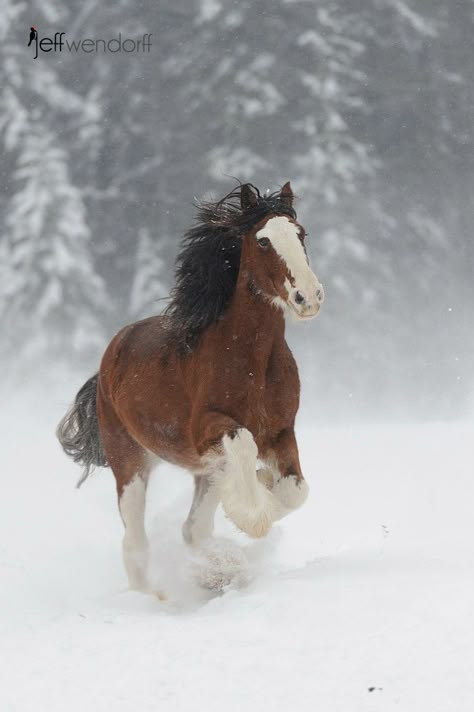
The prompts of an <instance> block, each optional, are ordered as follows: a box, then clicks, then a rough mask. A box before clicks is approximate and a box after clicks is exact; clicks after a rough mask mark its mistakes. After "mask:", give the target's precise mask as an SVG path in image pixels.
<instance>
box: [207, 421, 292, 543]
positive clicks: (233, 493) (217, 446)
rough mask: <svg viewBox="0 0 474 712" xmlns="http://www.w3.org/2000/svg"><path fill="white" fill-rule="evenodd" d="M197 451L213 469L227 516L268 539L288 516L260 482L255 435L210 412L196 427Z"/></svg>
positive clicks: (247, 529)
mask: <svg viewBox="0 0 474 712" xmlns="http://www.w3.org/2000/svg"><path fill="white" fill-rule="evenodd" d="M193 431H194V440H195V445H196V448H197V450H198V452H199V454H200V455H201V457H202V458H203V460H208V462H209V465H210V467H211V468H212V469H213V471H214V474H213V475H212V478H213V481H214V483H215V484H216V486H217V488H218V491H219V495H220V499H221V501H222V506H223V508H224V511H225V513H226V514H227V516H228V517H229V519H231V520H232V521H233V522H234V524H235V525H236V526H237V527H238V528H239V529H241V530H242V531H243V532H245V533H246V534H248V535H249V536H251V537H262V536H265V535H266V534H267V533H268V531H269V529H270V528H271V526H272V524H273V522H274V521H276V520H277V519H280V517H282V516H284V514H285V513H286V512H285V511H284V508H283V507H282V505H281V503H280V501H279V500H278V499H277V498H276V497H274V496H273V494H272V492H270V491H269V490H268V489H267V488H266V487H265V485H263V484H262V483H261V482H260V481H259V479H258V478H257V467H256V466H257V454H258V450H257V445H256V443H255V440H254V438H253V435H252V433H251V432H250V431H249V430H247V428H243V427H242V426H240V425H239V424H238V423H237V422H235V421H234V420H233V419H232V418H229V417H228V416H226V415H223V414H222V413H217V412H214V411H210V412H207V413H204V414H200V415H199V418H196V420H195V421H194V424H193Z"/></svg>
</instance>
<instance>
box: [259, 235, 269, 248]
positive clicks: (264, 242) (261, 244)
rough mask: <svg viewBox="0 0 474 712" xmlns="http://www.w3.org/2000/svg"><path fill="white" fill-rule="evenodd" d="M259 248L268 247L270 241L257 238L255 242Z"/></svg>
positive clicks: (266, 238) (265, 238) (264, 238)
mask: <svg viewBox="0 0 474 712" xmlns="http://www.w3.org/2000/svg"><path fill="white" fill-rule="evenodd" d="M257 242H258V244H259V245H260V247H268V245H269V244H270V239H269V238H268V237H259V238H258V240H257Z"/></svg>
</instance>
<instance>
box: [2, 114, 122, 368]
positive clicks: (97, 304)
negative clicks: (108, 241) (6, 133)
mask: <svg viewBox="0 0 474 712" xmlns="http://www.w3.org/2000/svg"><path fill="white" fill-rule="evenodd" d="M13 178H14V179H15V181H16V183H17V190H16V191H15V193H14V195H13V196H12V198H11V200H10V201H9V204H8V206H7V212H6V219H5V225H4V235H3V239H2V246H1V255H2V263H3V270H4V271H5V273H6V278H5V279H3V280H2V282H1V283H0V306H1V311H0V318H1V320H2V328H3V339H4V341H3V346H4V348H6V350H7V355H8V354H15V353H18V352H21V353H22V356H23V357H24V358H26V359H27V360H29V359H30V358H31V357H33V356H34V357H38V356H40V357H41V356H45V355H49V356H53V355H54V357H55V359H57V360H63V359H70V360H72V361H76V362H79V361H80V359H82V358H84V355H90V354H91V352H92V353H95V351H96V350H97V349H98V348H99V347H100V346H101V345H103V341H104V335H103V331H102V325H101V321H100V317H101V315H102V314H103V313H104V311H106V310H107V308H108V300H107V296H106V290H105V286H104V283H103V280H102V279H101V278H100V277H99V276H98V275H97V274H96V273H95V271H94V265H93V263H92V259H91V253H90V249H89V242H90V231H89V229H88V227H87V224H86V221H85V217H86V216H85V209H84V204H83V200H82V197H81V194H80V191H79V190H78V189H77V188H75V187H74V186H73V185H72V184H71V181H70V176H69V170H68V165H67V156H66V154H65V153H64V151H63V150H62V149H61V148H60V147H58V146H57V143H56V141H55V138H54V137H53V136H52V134H51V133H50V132H49V131H48V130H47V129H46V128H45V127H44V126H42V125H41V124H40V123H38V124H36V125H35V126H34V127H33V126H32V127H30V133H29V135H28V136H26V137H25V139H24V142H23V145H22V148H21V151H20V152H19V155H18V159H17V167H16V170H15V173H14V175H13Z"/></svg>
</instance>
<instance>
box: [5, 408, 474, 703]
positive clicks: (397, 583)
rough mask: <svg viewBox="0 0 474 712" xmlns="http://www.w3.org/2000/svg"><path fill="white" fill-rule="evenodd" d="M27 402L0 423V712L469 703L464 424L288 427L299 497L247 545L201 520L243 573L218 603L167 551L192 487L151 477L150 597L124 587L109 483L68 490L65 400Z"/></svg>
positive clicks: (173, 551)
mask: <svg viewBox="0 0 474 712" xmlns="http://www.w3.org/2000/svg"><path fill="white" fill-rule="evenodd" d="M27 406H28V407H26V406H25V405H24V406H23V407H20V406H18V407H14V406H11V407H10V410H9V412H6V411H4V412H3V414H2V416H1V421H0V426H1V432H2V454H1V459H2V462H1V471H2V481H3V488H2V494H1V497H0V611H1V614H0V659H1V661H2V663H1V665H0V709H1V710H2V712H29V711H30V710H31V711H33V710H34V711H35V712H37V711H38V710H45V711H46V710H47V712H56V711H57V712H65V711H67V712H75V711H76V710H80V711H81V712H83V711H84V710H93V711H94V712H105V711H108V710H114V712H132V711H133V712H148V711H150V712H151V711H155V710H160V711H161V710H173V712H175V711H176V712H180V711H181V710H186V711H187V710H194V709H196V710H199V709H205V710H209V711H210V712H212V711H213V710H223V709H225V710H226V711H227V710H229V711H233V710H242V709H245V710H251V711H252V712H253V710H264V709H265V710H267V709H268V710H272V711H273V710H285V712H287V710H289V709H291V710H318V709H319V710H321V711H322V712H337V711H339V710H340V711H341V712H359V711H360V712H371V711H372V710H377V711H380V710H383V712H386V711H387V712H388V711H390V710H403V711H404V712H410V711H411V710H413V711H414V712H415V711H416V712H419V711H420V710H429V712H438V711H439V712H447V711H449V710H455V711H456V712H464V711H465V712H467V711H468V710H469V711H470V710H472V709H473V704H474V676H473V675H472V662H473V659H474V658H473V643H474V608H473V598H472V592H473V584H474V574H473V564H474V556H473V541H474V537H473V534H474V519H473V517H472V501H473V494H474V477H473V467H472V466H473V453H472V447H471V445H470V443H471V442H472V424H470V423H465V424H459V423H458V424H436V425H412V426H410V425H405V426H383V427H382V426H377V427H375V426H372V427H368V426H367V427H357V428H355V427H352V428H345V429H344V428H338V429H330V428H328V429H319V428H318V429H317V428H311V427H310V426H309V425H308V424H302V426H301V427H300V428H299V441H300V447H301V453H302V463H303V469H304V471H305V473H306V476H307V478H308V479H309V481H310V485H311V494H310V498H309V500H308V502H307V503H306V505H305V506H304V507H303V509H302V510H301V511H300V512H298V513H295V514H293V515H291V516H290V517H288V518H287V519H286V520H284V521H282V522H281V523H279V524H278V525H276V526H275V527H274V529H273V530H272V532H271V533H270V535H269V536H268V538H267V539H266V540H265V541H256V542H255V541H250V540H249V539H247V538H246V537H245V536H244V535H242V534H238V533H236V532H235V531H234V530H233V528H232V526H231V525H230V523H229V522H228V521H226V520H225V519H224V517H223V515H222V514H221V513H220V514H219V517H218V522H217V533H218V535H219V537H228V538H230V539H231V540H232V542H233V544H232V547H231V549H230V550H231V551H233V552H234V554H235V552H236V551H238V550H237V549H236V548H235V547H236V544H238V545H239V547H241V548H242V550H243V551H245V553H246V555H247V557H248V559H249V561H250V574H251V580H249V581H248V580H246V579H245V580H241V579H239V584H238V585H235V586H233V585H232V584H231V585H230V586H229V587H228V589H227V590H225V592H224V593H221V594H213V593H212V592H209V591H205V590H203V589H201V588H199V586H198V584H197V583H196V580H195V579H196V577H197V578H199V577H200V575H201V573H202V571H201V569H199V567H200V566H201V564H200V562H199V557H198V556H194V557H193V556H191V555H190V553H189V552H188V551H187V549H186V547H185V545H184V544H183V543H182V541H181V531H180V530H181V524H182V521H183V519H184V517H185V514H186V510H187V507H188V506H189V504H190V498H191V481H190V478H189V477H188V476H186V475H185V474H184V473H182V472H181V471H179V470H177V469H176V468H173V467H171V466H164V467H163V468H162V471H161V473H157V474H156V475H155V477H154V479H153V482H152V485H151V489H150V497H149V507H148V512H147V525H148V529H149V532H150V535H151V539H152V560H153V563H152V566H151V578H152V579H153V581H154V583H155V584H156V586H157V588H160V589H161V590H162V591H164V592H165V593H166V594H167V600H166V601H160V600H159V599H158V597H155V596H146V595H143V594H138V593H132V592H129V591H127V590H126V584H125V574H124V571H123V567H122V562H121V553H120V542H121V535H122V530H121V522H120V519H119V516H118V513H117V507H116V499H115V493H114V485H113V478H112V476H111V474H110V472H109V471H106V470H104V471H100V472H98V473H97V474H96V475H95V476H94V477H92V478H91V479H90V480H89V481H88V482H87V483H86V484H85V485H84V486H83V488H82V489H81V490H76V489H75V487H74V485H75V482H76V481H77V478H78V475H79V472H78V470H77V468H76V467H75V466H74V465H73V464H72V463H70V462H69V461H68V460H67V459H66V458H65V456H64V455H63V454H62V453H61V452H60V450H59V447H58V446H57V445H56V442H55V440H54V437H53V430H54V425H55V423H56V421H57V419H58V418H59V416H60V415H61V414H62V412H63V411H64V409H65V406H66V404H65V403H59V402H57V401H53V402H52V401H51V400H50V402H49V403H48V404H47V405H46V406H45V405H44V401H41V400H36V401H34V402H30V403H28V404H27ZM221 544H222V542H221ZM218 545H219V544H218ZM237 558H238V557H237ZM196 567H197V568H196Z"/></svg>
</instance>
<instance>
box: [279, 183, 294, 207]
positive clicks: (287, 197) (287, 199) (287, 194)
mask: <svg viewBox="0 0 474 712" xmlns="http://www.w3.org/2000/svg"><path fill="white" fill-rule="evenodd" d="M293 197H294V196H293V191H292V189H291V185H290V181H287V182H286V183H285V185H284V186H283V188H282V189H281V191H280V200H281V202H282V203H285V205H288V207H289V208H292V207H293Z"/></svg>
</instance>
